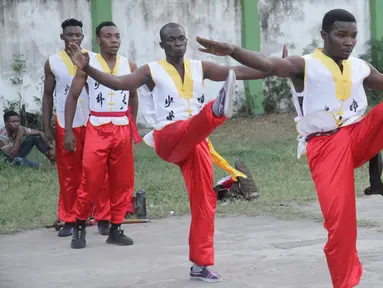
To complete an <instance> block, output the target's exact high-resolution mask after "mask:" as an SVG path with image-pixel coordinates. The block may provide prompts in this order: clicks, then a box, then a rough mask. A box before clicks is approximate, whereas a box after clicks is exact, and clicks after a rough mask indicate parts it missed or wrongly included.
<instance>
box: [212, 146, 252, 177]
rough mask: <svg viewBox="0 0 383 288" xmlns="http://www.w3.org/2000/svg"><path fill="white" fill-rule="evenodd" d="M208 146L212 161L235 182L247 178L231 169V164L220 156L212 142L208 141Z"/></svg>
mask: <svg viewBox="0 0 383 288" xmlns="http://www.w3.org/2000/svg"><path fill="white" fill-rule="evenodd" d="M208 145H209V149H210V158H211V161H212V162H213V163H214V164H215V165H217V166H218V167H220V168H222V169H223V170H225V171H226V172H228V173H229V174H230V175H231V178H232V179H233V180H234V181H237V177H242V178H247V176H246V175H245V174H243V173H242V172H240V171H238V170H235V169H234V168H233V167H231V166H230V164H229V163H228V162H227V161H226V160H225V159H224V158H223V157H222V156H221V155H219V154H218V153H217V151H215V149H214V147H213V144H212V143H211V142H210V140H208Z"/></svg>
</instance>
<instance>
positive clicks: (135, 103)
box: [128, 61, 138, 122]
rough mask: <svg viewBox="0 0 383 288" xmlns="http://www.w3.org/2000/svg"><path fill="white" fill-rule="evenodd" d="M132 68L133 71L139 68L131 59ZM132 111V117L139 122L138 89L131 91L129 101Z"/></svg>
mask: <svg viewBox="0 0 383 288" xmlns="http://www.w3.org/2000/svg"><path fill="white" fill-rule="evenodd" d="M129 65H130V70H131V71H132V72H134V71H136V70H137V65H136V63H134V62H131V61H129ZM128 105H129V107H130V109H131V110H130V111H131V113H132V117H133V119H134V121H135V122H137V113H138V96H137V90H132V91H130V93H129V103H128Z"/></svg>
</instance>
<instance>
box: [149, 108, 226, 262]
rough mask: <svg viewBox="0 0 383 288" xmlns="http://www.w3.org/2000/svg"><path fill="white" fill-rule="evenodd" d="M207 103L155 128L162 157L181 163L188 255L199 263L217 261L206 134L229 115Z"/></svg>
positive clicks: (212, 193)
mask: <svg viewBox="0 0 383 288" xmlns="http://www.w3.org/2000/svg"><path fill="white" fill-rule="evenodd" d="M212 104H213V102H211V103H209V104H207V105H206V106H205V107H204V108H203V110H202V111H201V112H200V113H199V114H198V115H196V116H194V117H192V118H191V119H189V120H186V121H177V122H175V123H172V124H170V125H167V126H165V127H164V128H163V129H162V130H160V131H155V132H154V143H155V149H156V152H157V154H158V156H159V157H161V158H162V159H163V160H165V161H167V162H170V163H174V164H176V165H178V166H179V167H180V169H181V172H182V175H183V177H184V181H185V184H186V188H187V191H188V194H189V201H190V209H191V215H192V219H191V226H190V234H189V248H190V250H189V259H190V261H192V262H193V263H195V264H197V265H200V266H211V265H214V216H215V209H216V203H217V195H216V194H215V192H214V190H213V166H212V162H211V158H210V150H209V146H208V143H207V141H206V138H207V137H208V136H209V135H210V134H211V133H212V132H213V131H214V130H215V129H216V128H217V127H218V126H219V125H220V124H222V123H223V122H224V121H225V119H226V118H217V117H215V116H214V115H213V112H212V110H211V108H212V107H211V106H212Z"/></svg>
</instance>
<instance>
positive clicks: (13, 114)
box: [3, 110, 19, 123]
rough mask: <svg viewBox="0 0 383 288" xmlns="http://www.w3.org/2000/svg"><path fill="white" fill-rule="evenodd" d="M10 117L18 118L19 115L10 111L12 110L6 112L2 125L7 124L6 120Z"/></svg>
mask: <svg viewBox="0 0 383 288" xmlns="http://www.w3.org/2000/svg"><path fill="white" fill-rule="evenodd" d="M12 116H19V114H17V113H16V112H15V111H12V110H8V111H6V112H5V113H4V116H3V119H4V123H5V122H8V119H9V118H10V117H12Z"/></svg>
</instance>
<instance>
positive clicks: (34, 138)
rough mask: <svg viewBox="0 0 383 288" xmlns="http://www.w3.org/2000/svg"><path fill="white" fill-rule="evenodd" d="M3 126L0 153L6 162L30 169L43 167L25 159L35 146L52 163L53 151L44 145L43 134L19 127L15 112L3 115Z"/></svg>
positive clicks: (0, 135)
mask: <svg viewBox="0 0 383 288" xmlns="http://www.w3.org/2000/svg"><path fill="white" fill-rule="evenodd" d="M4 124H5V126H4V127H3V128H0V151H1V155H3V156H4V157H5V160H6V161H7V162H10V163H12V164H15V165H22V166H27V167H32V168H41V167H45V165H43V164H41V163H38V162H32V161H30V160H28V159H27V158H26V157H27V156H28V155H29V153H30V152H31V151H32V149H33V147H35V146H36V148H37V149H38V150H39V151H40V152H41V153H43V154H44V155H45V156H46V157H47V158H48V159H49V160H50V161H51V162H53V159H54V155H53V153H52V152H53V150H51V149H50V147H48V146H47V145H46V144H45V142H44V134H43V132H41V131H39V130H34V129H30V128H26V127H23V126H21V125H20V117H19V115H18V114H17V113H16V112H15V111H7V112H5V113H4Z"/></svg>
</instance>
